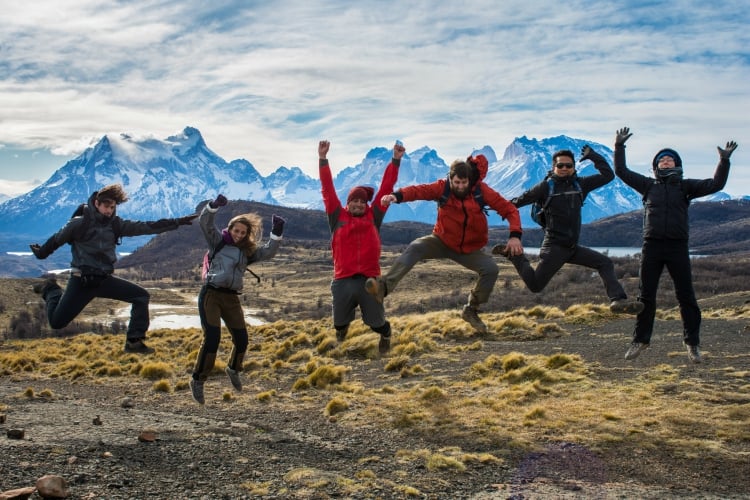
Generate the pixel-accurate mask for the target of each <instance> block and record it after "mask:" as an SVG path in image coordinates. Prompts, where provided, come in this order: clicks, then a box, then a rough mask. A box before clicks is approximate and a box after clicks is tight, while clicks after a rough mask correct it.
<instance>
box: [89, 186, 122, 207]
mask: <svg viewBox="0 0 750 500" xmlns="http://www.w3.org/2000/svg"><path fill="white" fill-rule="evenodd" d="M105 200H109V201H114V202H115V203H116V204H118V205H119V204H120V203H125V202H126V201H128V195H127V194H126V193H125V190H124V189H123V188H122V185H120V184H109V185H107V186H104V187H103V188H101V189H100V190H99V191H97V193H96V201H98V202H99V203H101V202H103V201H105Z"/></svg>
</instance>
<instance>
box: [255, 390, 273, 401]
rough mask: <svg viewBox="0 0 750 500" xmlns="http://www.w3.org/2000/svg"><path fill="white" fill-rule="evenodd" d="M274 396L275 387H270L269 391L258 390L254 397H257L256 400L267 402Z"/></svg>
mask: <svg viewBox="0 0 750 500" xmlns="http://www.w3.org/2000/svg"><path fill="white" fill-rule="evenodd" d="M274 396H276V390H275V389H271V390H270V391H263V392H259V393H258V394H257V395H256V396H255V399H257V400H258V401H260V402H262V403H267V402H269V401H271V398H273V397H274Z"/></svg>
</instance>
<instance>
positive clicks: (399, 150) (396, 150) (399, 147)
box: [393, 141, 406, 160]
mask: <svg viewBox="0 0 750 500" xmlns="http://www.w3.org/2000/svg"><path fill="white" fill-rule="evenodd" d="M404 153H406V148H405V147H404V144H403V143H402V142H401V141H396V144H394V145H393V157H394V158H395V159H397V160H400V159H401V158H402V157H403V156H404Z"/></svg>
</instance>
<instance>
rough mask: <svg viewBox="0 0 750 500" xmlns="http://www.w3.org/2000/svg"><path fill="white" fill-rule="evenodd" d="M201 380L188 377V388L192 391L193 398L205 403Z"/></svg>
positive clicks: (199, 402) (197, 401)
mask: <svg viewBox="0 0 750 500" xmlns="http://www.w3.org/2000/svg"><path fill="white" fill-rule="evenodd" d="M204 383H205V382H203V381H201V380H195V379H194V378H191V379H190V390H191V391H192V393H193V399H194V400H195V402H196V403H198V404H206V398H205V397H203V384H204Z"/></svg>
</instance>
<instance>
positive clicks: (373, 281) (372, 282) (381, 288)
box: [365, 276, 385, 304]
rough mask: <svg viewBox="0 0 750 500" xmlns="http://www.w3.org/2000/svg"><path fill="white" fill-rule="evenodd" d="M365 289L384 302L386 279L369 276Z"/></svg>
mask: <svg viewBox="0 0 750 500" xmlns="http://www.w3.org/2000/svg"><path fill="white" fill-rule="evenodd" d="M365 290H366V291H367V293H369V294H370V295H372V296H373V297H375V300H377V301H378V302H380V303H381V304H382V303H383V299H384V298H385V281H383V278H381V277H380V276H378V277H376V278H367V281H365Z"/></svg>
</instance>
